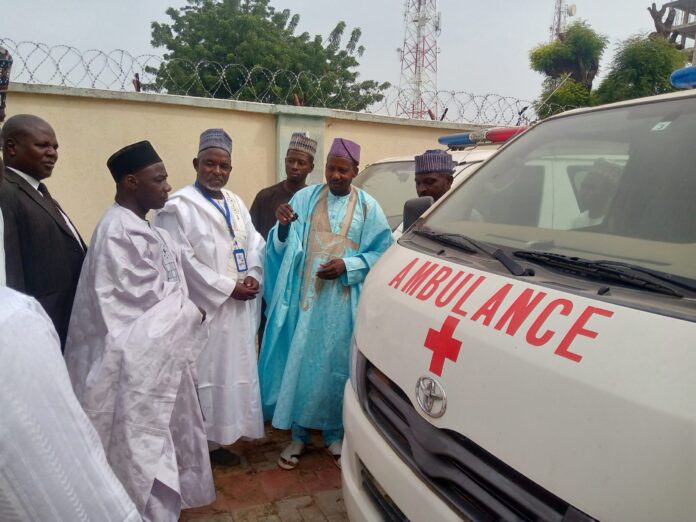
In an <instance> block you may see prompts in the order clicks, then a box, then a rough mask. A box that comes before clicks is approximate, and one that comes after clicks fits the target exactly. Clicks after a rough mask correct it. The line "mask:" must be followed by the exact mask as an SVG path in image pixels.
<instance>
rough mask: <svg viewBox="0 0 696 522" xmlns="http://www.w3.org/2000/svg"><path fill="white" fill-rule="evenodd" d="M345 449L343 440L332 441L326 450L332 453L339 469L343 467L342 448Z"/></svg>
mask: <svg viewBox="0 0 696 522" xmlns="http://www.w3.org/2000/svg"><path fill="white" fill-rule="evenodd" d="M342 449H343V441H340V440H339V441H338V442H332V443H331V444H329V445H328V446H326V452H327V453H328V454H329V455H331V458H332V459H333V463H334V464H335V465H336V467H337V468H338V469H341V450H342Z"/></svg>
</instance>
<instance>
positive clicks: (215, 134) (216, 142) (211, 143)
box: [198, 129, 232, 155]
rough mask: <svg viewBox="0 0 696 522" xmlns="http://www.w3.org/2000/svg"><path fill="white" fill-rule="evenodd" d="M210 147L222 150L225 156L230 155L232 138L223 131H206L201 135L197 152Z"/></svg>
mask: <svg viewBox="0 0 696 522" xmlns="http://www.w3.org/2000/svg"><path fill="white" fill-rule="evenodd" d="M212 147H215V148H218V149H222V150H224V151H225V152H227V154H230V155H231V154H232V138H230V136H229V134H227V133H226V132H225V130H224V129H208V130H205V131H203V132H202V133H201V140H200V142H199V144H198V152H201V151H204V150H205V149H210V148H212Z"/></svg>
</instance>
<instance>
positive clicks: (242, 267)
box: [232, 248, 249, 272]
mask: <svg viewBox="0 0 696 522" xmlns="http://www.w3.org/2000/svg"><path fill="white" fill-rule="evenodd" d="M232 255H233V256H234V263H235V264H236V265H237V272H246V271H247V270H249V268H248V267H247V260H246V254H245V253H244V249H243V248H235V249H234V250H233V251H232Z"/></svg>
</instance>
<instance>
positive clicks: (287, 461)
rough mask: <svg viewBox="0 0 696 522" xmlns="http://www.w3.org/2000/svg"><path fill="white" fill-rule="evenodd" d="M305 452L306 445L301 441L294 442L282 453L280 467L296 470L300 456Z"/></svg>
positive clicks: (279, 460)
mask: <svg viewBox="0 0 696 522" xmlns="http://www.w3.org/2000/svg"><path fill="white" fill-rule="evenodd" d="M304 452H305V443H304V442H302V441H301V440H293V441H292V442H290V444H288V445H287V447H286V448H285V449H284V450H283V451H282V452H281V453H280V457H278V467H279V468H281V469H287V470H291V469H295V468H296V467H297V464H298V463H299V462H300V456H301V455H302V454H303V453H304Z"/></svg>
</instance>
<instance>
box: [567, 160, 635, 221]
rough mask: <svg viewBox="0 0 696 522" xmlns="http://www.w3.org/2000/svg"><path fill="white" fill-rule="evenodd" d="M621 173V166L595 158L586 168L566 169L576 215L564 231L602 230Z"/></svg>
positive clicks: (582, 166) (569, 167)
mask: <svg viewBox="0 0 696 522" xmlns="http://www.w3.org/2000/svg"><path fill="white" fill-rule="evenodd" d="M623 163H625V160H624V161H623ZM623 169H624V165H623V164H621V163H619V162H618V161H616V160H614V161H611V160H608V159H607V158H604V157H598V158H595V159H594V160H591V163H590V162H588V163H586V164H585V165H569V166H568V176H567V179H569V181H570V185H571V186H572V189H573V194H574V195H575V199H576V203H577V210H578V212H579V214H578V215H577V216H576V217H575V219H573V221H572V223H570V226H569V227H567V228H571V229H586V228H590V229H591V228H592V227H599V228H601V225H602V224H604V223H605V221H606V216H607V212H608V211H609V208H610V207H611V203H612V201H613V199H614V196H615V195H616V189H617V188H618V186H619V181H620V179H621V175H622V173H623Z"/></svg>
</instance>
